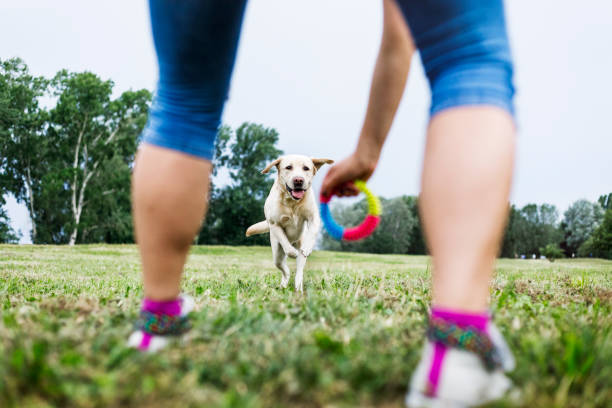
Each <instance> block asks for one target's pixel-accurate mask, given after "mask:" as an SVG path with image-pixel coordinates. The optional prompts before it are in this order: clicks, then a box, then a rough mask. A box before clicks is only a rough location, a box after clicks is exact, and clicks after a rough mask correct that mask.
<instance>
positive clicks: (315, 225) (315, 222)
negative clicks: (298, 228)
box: [300, 216, 321, 257]
mask: <svg viewBox="0 0 612 408" xmlns="http://www.w3.org/2000/svg"><path fill="white" fill-rule="evenodd" d="M320 228H321V220H320V219H319V217H316V216H315V217H313V218H311V219H309V220H308V221H307V223H306V228H305V229H304V232H303V233H302V246H301V248H300V253H301V254H302V255H304V256H305V257H309V256H310V254H311V253H312V250H313V249H314V246H315V243H316V241H317V233H318V232H319V229H320Z"/></svg>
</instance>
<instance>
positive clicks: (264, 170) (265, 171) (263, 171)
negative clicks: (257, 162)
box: [261, 157, 281, 174]
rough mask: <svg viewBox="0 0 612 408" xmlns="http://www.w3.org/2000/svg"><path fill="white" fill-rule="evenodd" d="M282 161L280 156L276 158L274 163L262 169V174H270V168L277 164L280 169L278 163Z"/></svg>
mask: <svg viewBox="0 0 612 408" xmlns="http://www.w3.org/2000/svg"><path fill="white" fill-rule="evenodd" d="M280 162H281V159H280V157H279V158H278V159H276V160H274V161H273V162H272V163H270V164H268V165H267V166H266V168H265V169H263V170H262V171H261V174H268V172H269V171H270V169H271V168H272V167H274V166H277V169H278V165H279V164H280Z"/></svg>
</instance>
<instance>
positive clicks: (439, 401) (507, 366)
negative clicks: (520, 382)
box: [406, 323, 515, 408]
mask: <svg viewBox="0 0 612 408" xmlns="http://www.w3.org/2000/svg"><path fill="white" fill-rule="evenodd" d="M487 333H488V334H489V337H490V339H491V341H492V342H493V344H494V345H495V348H496V350H497V353H498V355H499V356H500V360H501V367H499V368H496V369H494V370H491V371H487V369H486V368H485V365H484V364H483V361H482V360H481V358H480V357H479V356H477V355H476V354H474V353H472V352H469V351H465V350H461V349H458V348H447V349H446V350H445V351H444V352H443V354H442V357H441V361H439V363H440V366H439V375H438V380H437V386H436V387H435V392H432V385H431V383H430V380H429V378H430V373H431V371H432V368H433V367H432V366H433V365H434V364H435V362H434V349H435V347H436V346H435V345H434V344H433V343H432V342H430V341H427V342H426V343H425V347H424V350H423V356H422V358H421V361H420V362H419V365H418V366H417V368H416V370H415V372H414V373H413V375H412V380H411V382H410V389H409V392H408V394H407V395H406V406H407V407H410V408H442V407H444V408H465V407H473V406H477V405H481V404H485V403H487V402H491V401H494V400H497V399H499V398H502V397H503V396H504V394H505V393H506V392H507V391H508V390H509V389H510V388H511V386H512V382H511V381H510V379H508V377H506V376H505V375H504V371H511V370H513V369H514V366H515V361H514V357H513V356H512V354H511V353H510V349H509V348H508V345H507V344H506V342H505V341H504V339H503V337H502V335H501V333H500V332H499V330H498V329H497V327H495V325H493V324H492V323H489V325H488V328H487Z"/></svg>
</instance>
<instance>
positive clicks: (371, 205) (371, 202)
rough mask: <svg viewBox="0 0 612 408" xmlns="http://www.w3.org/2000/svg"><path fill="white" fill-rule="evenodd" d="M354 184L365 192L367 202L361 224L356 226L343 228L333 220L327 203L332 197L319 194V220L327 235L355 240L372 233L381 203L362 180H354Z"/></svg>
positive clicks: (339, 239)
mask: <svg viewBox="0 0 612 408" xmlns="http://www.w3.org/2000/svg"><path fill="white" fill-rule="evenodd" d="M354 185H355V187H357V189H358V190H359V191H361V192H362V193H364V194H365V196H366V200H367V202H368V215H367V216H366V217H365V219H364V220H363V221H362V222H361V224H359V225H358V226H356V227H353V228H344V227H342V226H340V225H338V224H337V223H336V221H334V219H333V218H332V215H331V211H330V210H329V205H328V204H329V202H330V200H331V198H332V196H331V195H330V196H329V197H325V196H324V195H323V194H321V196H320V198H319V199H320V201H321V220H322V221H323V225H324V226H325V229H326V230H327V232H328V233H329V235H330V236H331V237H332V238H334V239H337V240H338V241H357V240H360V239H363V238H367V237H369V236H370V235H372V233H373V232H374V230H375V229H376V227H377V226H378V223H379V222H380V214H381V213H382V205H381V204H380V200H379V199H378V197H376V196H375V195H374V194H372V192H371V191H370V190H369V189H368V187H367V186H366V183H365V182H364V181H362V180H356V181H355V182H354ZM332 195H333V194H332Z"/></svg>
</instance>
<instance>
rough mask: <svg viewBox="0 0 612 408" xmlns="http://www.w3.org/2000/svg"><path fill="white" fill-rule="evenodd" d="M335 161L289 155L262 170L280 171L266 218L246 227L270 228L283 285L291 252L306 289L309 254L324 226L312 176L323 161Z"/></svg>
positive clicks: (298, 278)
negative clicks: (305, 270)
mask: <svg viewBox="0 0 612 408" xmlns="http://www.w3.org/2000/svg"><path fill="white" fill-rule="evenodd" d="M333 162H334V161H333V160H331V159H311V158H310V157H307V156H302V155H287V156H282V157H279V158H278V159H276V160H274V161H273V162H272V163H270V164H268V165H267V166H266V168H265V169H263V170H262V171H261V173H262V174H267V173H268V172H269V171H270V170H271V169H272V167H276V171H277V173H278V175H277V177H276V180H275V181H274V184H273V185H272V188H271V189H270V194H268V197H267V198H266V203H265V205H264V213H265V216H266V219H265V221H261V222H258V223H257V224H254V225H251V226H250V227H249V228H248V229H247V230H246V236H247V237H250V236H251V235H255V234H264V233H266V232H270V245H271V246H272V258H273V260H274V265H276V267H277V268H278V269H280V271H281V274H282V278H281V287H282V288H286V287H287V286H288V285H289V277H290V271H289V267H288V266H287V256H290V257H291V258H297V259H296V271H295V290H296V291H298V292H303V290H304V287H303V277H304V266H305V265H306V258H308V256H309V255H310V254H311V253H312V250H313V248H314V246H315V243H316V239H317V233H318V232H319V229H320V228H321V218H320V217H319V209H318V207H317V200H316V197H315V193H314V191H313V189H312V179H313V177H314V175H315V174H316V173H317V171H318V170H319V168H320V167H321V166H322V165H324V164H332V163H333ZM298 248H299V249H298Z"/></svg>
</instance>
